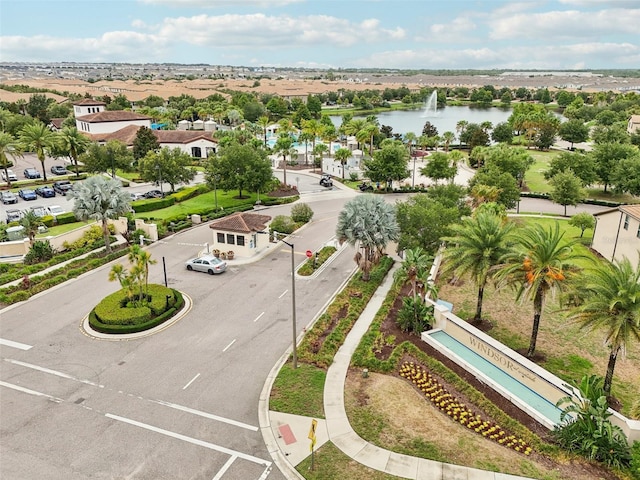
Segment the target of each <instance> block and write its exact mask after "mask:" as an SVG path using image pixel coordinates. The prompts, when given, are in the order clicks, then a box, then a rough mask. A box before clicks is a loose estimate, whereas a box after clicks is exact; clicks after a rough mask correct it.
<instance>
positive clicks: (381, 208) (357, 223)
mask: <svg viewBox="0 0 640 480" xmlns="http://www.w3.org/2000/svg"><path fill="white" fill-rule="evenodd" d="M336 236H337V237H338V239H339V241H340V242H347V243H348V244H349V245H353V246H354V247H356V250H357V251H358V253H356V255H355V257H354V260H355V262H356V264H357V265H358V267H359V268H360V270H361V271H362V280H364V281H365V282H366V281H368V280H369V274H370V272H371V267H372V266H373V264H375V263H376V262H377V261H378V260H379V258H380V257H379V254H380V252H382V251H384V249H385V248H386V246H387V243H389V242H394V241H397V240H398V239H399V238H400V227H399V226H398V222H397V220H396V214H395V207H394V206H393V205H390V204H389V203H387V202H385V201H384V199H383V198H382V197H381V196H379V195H370V194H366V195H360V196H358V197H355V198H354V199H353V200H350V201H349V202H347V203H346V204H345V206H344V209H343V210H342V211H341V212H340V214H339V215H338V224H337V226H336ZM360 249H362V250H363V253H360Z"/></svg>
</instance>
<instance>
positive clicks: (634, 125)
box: [627, 115, 640, 135]
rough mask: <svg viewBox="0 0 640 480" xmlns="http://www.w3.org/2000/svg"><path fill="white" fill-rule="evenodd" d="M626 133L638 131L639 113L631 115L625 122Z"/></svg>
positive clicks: (639, 126)
mask: <svg viewBox="0 0 640 480" xmlns="http://www.w3.org/2000/svg"><path fill="white" fill-rule="evenodd" d="M627 133H628V134H629V135H631V134H632V133H640V115H631V117H630V118H629V122H628V123H627Z"/></svg>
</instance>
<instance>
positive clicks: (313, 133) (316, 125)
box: [302, 118, 324, 151]
mask: <svg viewBox="0 0 640 480" xmlns="http://www.w3.org/2000/svg"><path fill="white" fill-rule="evenodd" d="M322 132H324V125H323V124H322V123H320V122H319V121H318V120H316V119H315V118H312V119H311V120H303V121H302V133H305V134H307V135H309V138H311V151H314V150H315V148H316V139H317V138H318V137H320V136H321V135H322Z"/></svg>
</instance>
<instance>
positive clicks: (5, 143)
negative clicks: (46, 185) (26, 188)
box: [0, 132, 22, 187]
mask: <svg viewBox="0 0 640 480" xmlns="http://www.w3.org/2000/svg"><path fill="white" fill-rule="evenodd" d="M9 156H11V157H12V158H13V161H14V163H15V159H16V157H22V147H21V145H20V142H18V141H16V139H15V138H13V135H11V134H10V133H7V132H0V167H2V169H3V170H4V175H5V177H6V179H7V186H8V187H10V186H11V179H10V178H9V172H8V171H7V169H8V168H9Z"/></svg>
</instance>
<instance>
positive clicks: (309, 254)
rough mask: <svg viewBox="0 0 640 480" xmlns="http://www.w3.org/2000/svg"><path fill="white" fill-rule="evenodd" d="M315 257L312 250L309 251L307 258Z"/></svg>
mask: <svg viewBox="0 0 640 480" xmlns="http://www.w3.org/2000/svg"><path fill="white" fill-rule="evenodd" d="M311 257H313V252H312V251H311V250H307V258H311Z"/></svg>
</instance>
